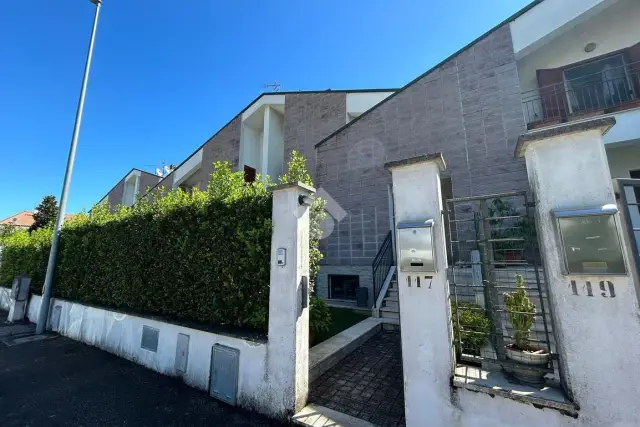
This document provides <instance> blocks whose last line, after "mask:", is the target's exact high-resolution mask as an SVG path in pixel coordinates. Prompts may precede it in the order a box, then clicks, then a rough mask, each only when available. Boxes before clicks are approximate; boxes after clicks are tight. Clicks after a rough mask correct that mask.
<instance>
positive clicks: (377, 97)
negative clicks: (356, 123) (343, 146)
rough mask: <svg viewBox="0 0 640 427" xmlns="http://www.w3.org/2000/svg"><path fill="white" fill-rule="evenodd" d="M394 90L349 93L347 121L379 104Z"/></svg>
mask: <svg viewBox="0 0 640 427" xmlns="http://www.w3.org/2000/svg"><path fill="white" fill-rule="evenodd" d="M392 94H393V92H354V93H348V94H347V101H346V103H347V121H349V118H350V117H357V116H359V115H361V114H362V113H364V112H365V111H368V110H370V109H371V108H373V107H375V106H376V105H378V104H379V103H380V102H382V101H383V100H384V99H386V98H388V97H389V96H391V95H392Z"/></svg>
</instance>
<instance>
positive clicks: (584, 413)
mask: <svg viewBox="0 0 640 427" xmlns="http://www.w3.org/2000/svg"><path fill="white" fill-rule="evenodd" d="M525 157H526V161H527V172H528V174H529V182H530V184H531V188H532V191H533V192H534V195H535V202H536V214H537V218H538V230H539V232H540V244H541V252H542V253H543V256H544V263H545V271H546V274H547V283H548V285H549V295H550V298H549V300H550V303H551V311H552V312H553V313H554V314H555V331H556V338H557V345H558V351H559V354H560V360H561V366H562V368H563V369H562V371H563V375H564V378H565V382H566V384H567V385H568V387H569V389H570V390H571V392H572V394H573V397H574V399H575V402H576V403H577V404H578V405H579V406H580V413H579V421H580V424H579V425H581V426H594V427H595V426H617V427H623V426H624V427H631V426H637V425H638V424H637V423H638V419H639V418H640V407H639V406H638V404H637V402H638V399H640V391H639V389H638V384H639V383H640V359H639V358H638V357H637V355H638V354H639V352H640V340H638V339H637V338H638V337H640V320H639V319H640V310H639V309H638V299H637V296H636V292H635V288H634V283H633V280H632V278H631V276H610V275H605V276H571V275H563V273H562V268H561V266H562V258H561V256H562V255H561V253H560V245H559V241H558V237H557V236H556V234H555V232H554V219H553V217H552V214H551V211H552V209H563V208H565V209H577V208H585V207H594V206H602V205H605V204H615V197H614V193H613V188H612V184H611V179H610V174H611V173H610V171H609V167H608V163H607V158H606V154H605V147H604V144H603V141H602V130H601V129H592V130H589V131H583V132H580V133H572V134H563V135H560V136H556V137H553V138H548V139H546V140H542V141H536V142H533V143H531V145H530V146H529V148H527V149H526V154H525ZM617 219H618V228H619V230H618V232H619V234H620V235H622V230H621V229H620V221H619V217H618V218H617ZM627 268H628V263H627ZM571 280H575V281H576V283H577V285H578V290H579V292H578V293H579V295H574V294H573V292H572V290H571V286H570V281H571ZM586 281H590V282H591V283H592V285H593V289H594V296H593V297H589V296H587V295H586V291H585V286H586ZM600 281H610V282H612V283H613V284H614V287H615V297H611V295H610V294H609V293H608V290H607V291H605V292H604V293H603V295H601V292H600V290H599V286H598V284H599V283H600ZM620 343H624V345H623V346H621V344H620ZM616 348H617V349H619V351H615V350H613V349H616ZM541 425H542V424H541Z"/></svg>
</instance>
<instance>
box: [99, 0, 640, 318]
mask: <svg viewBox="0 0 640 427" xmlns="http://www.w3.org/2000/svg"><path fill="white" fill-rule="evenodd" d="M639 22H640V2H638V1H637V0H538V1H534V2H533V3H532V4H530V5H529V6H528V7H526V8H525V9H523V10H521V11H520V12H518V13H517V14H516V15H514V16H512V17H510V18H508V19H507V20H506V21H504V22H502V23H501V24H499V25H498V26H496V27H495V28H493V29H492V30H490V31H489V32H487V33H486V34H484V35H482V36H481V37H479V38H478V39H477V40H475V41H473V42H472V43H471V44H469V45H468V46H465V47H464V48H462V49H461V50H460V51H458V52H456V53H455V54H453V55H452V56H451V57H449V58H447V59H445V60H443V61H442V62H441V63H439V64H438V65H436V66H435V67H433V68H432V69H430V70H428V71H427V72H425V73H424V74H422V75H421V76H419V77H417V78H416V79H415V80H413V81H411V82H409V83H408V84H407V85H406V86H404V87H402V88H400V89H376V90H365V91H358V90H354V91H336V90H333V91H318V92H282V93H267V94H262V95H260V96H259V97H258V98H257V99H255V100H254V101H253V102H252V103H251V104H249V105H248V106H247V107H246V108H245V109H244V110H243V111H241V112H240V113H238V115H237V116H235V117H234V118H233V119H232V120H231V121H230V122H229V123H228V124H227V125H226V126H224V127H223V128H222V129H220V130H219V131H218V132H217V133H216V134H215V135H214V136H213V137H211V138H210V139H209V140H208V141H207V142H205V144H203V145H202V146H201V147H199V148H198V149H197V150H196V151H195V152H194V153H193V154H192V155H191V156H190V157H189V158H187V159H185V160H184V161H183V162H182V163H181V164H180V165H179V166H178V167H177V168H176V169H175V170H174V171H172V172H171V174H169V175H168V176H166V177H164V178H162V179H160V180H159V184H164V185H165V186H167V187H178V186H180V187H183V188H190V187H193V186H198V187H200V188H203V187H204V186H205V185H206V181H207V177H208V175H209V174H210V173H211V170H212V163H213V162H214V161H216V160H228V161H230V162H231V163H232V164H233V167H235V168H237V169H238V170H244V171H245V176H246V177H247V179H253V177H255V175H256V174H269V175H271V176H277V175H279V174H280V173H282V172H283V167H284V165H285V164H286V159H287V158H288V153H290V151H291V150H294V149H295V150H298V151H299V152H301V153H302V154H303V155H304V156H305V157H306V158H307V159H308V161H309V166H310V170H311V171H312V175H313V178H314V182H315V183H316V186H317V187H318V188H320V189H321V190H322V194H325V195H328V196H330V198H331V199H332V201H335V203H332V205H333V208H332V209H329V213H330V214H331V216H332V219H333V224H331V226H330V227H329V230H328V231H330V233H329V232H328V233H327V236H326V237H325V239H324V240H323V241H322V250H323V252H324V254H325V259H324V261H323V266H322V270H321V273H320V275H319V277H318V278H317V282H316V283H317V287H316V292H317V294H318V295H319V296H321V297H323V298H326V299H328V300H329V301H337V302H341V303H345V302H347V303H351V301H354V300H355V296H356V292H355V290H356V288H357V287H367V288H368V289H369V293H368V306H374V305H377V306H381V305H384V304H379V303H378V301H377V299H378V298H380V301H382V299H381V298H382V297H384V295H382V296H380V295H378V294H379V293H380V289H381V288H382V287H383V286H382V284H383V282H384V281H385V280H387V279H388V278H387V273H388V271H389V267H390V265H391V264H392V263H393V259H392V258H393V257H392V255H390V254H391V253H392V251H391V249H389V248H390V247H391V246H393V245H392V243H393V239H392V234H391V233H390V229H391V228H392V225H391V224H393V221H392V220H391V218H392V216H393V213H392V209H391V208H390V206H392V203H390V192H389V189H388V187H389V185H390V184H391V178H390V175H389V174H388V172H387V171H386V170H385V169H384V166H383V165H384V164H385V163H386V162H391V161H396V160H402V159H405V158H408V157H413V156H417V155H422V154H429V153H436V152H439V153H442V155H443V157H444V159H445V161H446V163H447V171H446V172H445V175H444V176H443V179H442V188H443V193H444V197H445V198H446V199H451V198H462V197H469V196H481V195H487V194H494V193H504V192H512V191H525V192H527V191H529V184H528V180H527V170H526V165H525V162H524V160H522V159H515V157H514V150H515V146H516V143H517V140H518V138H519V137H520V136H521V135H523V134H525V133H535V132H540V131H543V130H547V129H549V128H551V127H554V126H561V125H562V124H565V123H566V122H573V121H575V122H579V121H582V120H587V119H592V118H593V117H595V116H614V117H615V118H616V122H617V124H616V126H615V127H614V128H612V130H611V131H609V132H608V133H607V134H606V135H605V137H604V141H605V142H604V146H603V150H605V151H606V155H607V158H608V162H609V169H610V171H611V177H612V178H625V177H626V178H640V25H638V23H639ZM347 71H348V70H345V72H347ZM145 179H148V180H149V181H145ZM155 180H157V178H153V179H152V178H150V177H147V174H145V173H143V172H141V171H137V170H134V171H132V172H131V173H129V174H128V175H127V177H125V179H123V181H122V182H121V183H120V184H118V186H116V187H115V188H114V189H113V190H112V191H111V192H110V193H109V194H108V195H107V196H105V197H108V200H109V202H110V203H111V204H114V203H123V204H131V203H133V201H134V200H135V198H136V195H137V194H138V193H139V191H140V190H141V189H142V188H144V186H145V185H147V184H146V183H147V182H152V181H155ZM121 187H123V188H124V189H122V188H121ZM385 254H387V255H385ZM451 255H452V254H451ZM374 272H375V274H374ZM391 306H392V305H391V304H390V305H389V307H391ZM388 311H389V313H387V314H386V315H388V316H391V317H394V316H395V317H396V318H397V314H394V309H391V308H390V309H389V310H388Z"/></svg>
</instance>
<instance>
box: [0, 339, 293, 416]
mask: <svg viewBox="0 0 640 427" xmlns="http://www.w3.org/2000/svg"><path fill="white" fill-rule="evenodd" d="M0 425H1V426H2V427H14V426H16V427H17V426H19V427H26V426H29V427H38V426H87V427H88V426H101V427H102V426H134V427H138V426H180V427H187V426H225V427H236V426H238V427H239V426H265V427H266V426H273V427H276V426H285V425H288V424H281V423H278V422H275V421H272V420H269V419H267V418H265V417H262V416H260V415H257V414H254V413H251V412H248V411H244V410H241V409H238V408H234V407H231V406H228V405H226V404H224V403H222V402H219V401H217V400H214V399H212V398H210V397H209V396H208V395H207V394H206V393H203V392H200V391H197V390H195V389H192V388H190V387H187V386H186V385H184V384H183V383H182V382H181V381H180V380H177V379H175V378H169V377H165V376H163V375H160V374H157V373H155V372H153V371H150V370H148V369H146V368H143V367H141V366H139V365H136V364H133V363H131V362H128V361H126V360H124V359H121V358H119V357H116V356H113V355H111V354H109V353H106V352H103V351H101V350H98V349H96V348H94V347H90V346H87V345H84V344H81V343H78V342H76V341H72V340H70V339H67V338H63V337H55V338H53V339H49V340H44V341H36V342H29V343H24V344H20V345H17V346H13V347H8V346H5V345H4V344H2V343H0Z"/></svg>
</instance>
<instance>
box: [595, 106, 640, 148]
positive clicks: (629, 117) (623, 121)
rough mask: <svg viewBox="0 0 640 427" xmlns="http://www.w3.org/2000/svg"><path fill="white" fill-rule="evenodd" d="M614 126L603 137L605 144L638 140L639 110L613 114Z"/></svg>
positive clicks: (639, 133)
mask: <svg viewBox="0 0 640 427" xmlns="http://www.w3.org/2000/svg"><path fill="white" fill-rule="evenodd" d="M613 116H614V117H615V118H616V125H615V126H614V127H613V129H611V130H610V131H609V132H607V133H606V135H605V136H604V139H603V140H604V143H605V144H612V143H616V142H624V141H632V140H635V139H640V109H635V110H629V111H622V112H620V113H616V114H613Z"/></svg>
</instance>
